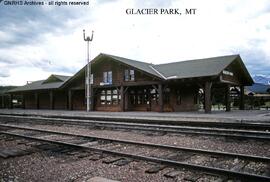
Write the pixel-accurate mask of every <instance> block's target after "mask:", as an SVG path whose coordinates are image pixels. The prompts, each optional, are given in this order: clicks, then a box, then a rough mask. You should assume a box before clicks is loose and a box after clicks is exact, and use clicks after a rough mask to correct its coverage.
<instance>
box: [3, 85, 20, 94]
mask: <svg viewBox="0 0 270 182" xmlns="http://www.w3.org/2000/svg"><path fill="white" fill-rule="evenodd" d="M16 87H17V86H0V94H2V93H4V92H6V91H8V90H10V89H13V88H16Z"/></svg>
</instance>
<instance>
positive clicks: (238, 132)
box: [0, 115, 270, 141]
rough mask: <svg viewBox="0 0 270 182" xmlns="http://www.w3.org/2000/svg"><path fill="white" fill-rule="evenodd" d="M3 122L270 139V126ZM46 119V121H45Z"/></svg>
mask: <svg viewBox="0 0 270 182" xmlns="http://www.w3.org/2000/svg"><path fill="white" fill-rule="evenodd" d="M0 116H1V115H0ZM0 121H1V122H2V123H10V122H18V123H19V124H20V123H22V122H28V123H41V124H67V125H79V126H89V127H95V128H99V129H100V128H101V129H106V128H108V129H124V130H139V131H150V132H163V133H178V134H185V135H199V136H201V135H205V136H212V137H226V138H233V139H253V140H263V141H270V128H269V130H266V131H260V130H247V129H229V128H213V127H195V126H175V125H160V124H145V123H144V124H143V123H127V122H114V121H110V122H109V121H91V120H81V119H61V118H47V117H32V116H8V115H4V116H1V119H0ZM44 121H46V123H45V122H44Z"/></svg>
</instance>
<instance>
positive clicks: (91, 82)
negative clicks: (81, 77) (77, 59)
mask: <svg viewBox="0 0 270 182" xmlns="http://www.w3.org/2000/svg"><path fill="white" fill-rule="evenodd" d="M87 78H88V77H87ZM88 80H90V84H91V85H92V84H93V83H94V75H93V74H91V76H90V79H86V81H85V83H86V85H88V83H89V82H88Z"/></svg>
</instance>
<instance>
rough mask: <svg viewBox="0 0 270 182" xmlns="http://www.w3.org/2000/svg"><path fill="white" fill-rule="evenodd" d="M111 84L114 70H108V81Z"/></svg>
mask: <svg viewBox="0 0 270 182" xmlns="http://www.w3.org/2000/svg"><path fill="white" fill-rule="evenodd" d="M107 83H109V84H112V71H108V82H107Z"/></svg>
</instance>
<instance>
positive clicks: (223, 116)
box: [0, 109, 270, 124]
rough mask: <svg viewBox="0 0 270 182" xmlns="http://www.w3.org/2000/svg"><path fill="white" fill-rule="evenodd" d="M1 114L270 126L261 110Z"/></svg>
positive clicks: (267, 115) (269, 114)
mask: <svg viewBox="0 0 270 182" xmlns="http://www.w3.org/2000/svg"><path fill="white" fill-rule="evenodd" d="M0 114H20V115H41V116H51V117H53V116H58V117H59V116H64V117H79V118H85V119H93V118H108V119H109V118H121V119H125V118H126V119H129V120H130V119H132V120H134V121H136V120H149V121H164V122H166V121H168V122H172V121H173V122H181V121H190V122H192V121H197V122H198V121H200V122H203V121H205V122H237V123H239V122H240V123H243V122H244V123H268V124H270V111H267V110H265V111H261V110H246V111H240V110H234V111H231V112H225V111H213V112H212V113H211V114H205V113H204V112H199V111H198V112H177V113H176V112H164V113H158V112H96V111H93V112H86V111H67V110H24V109H0Z"/></svg>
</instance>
